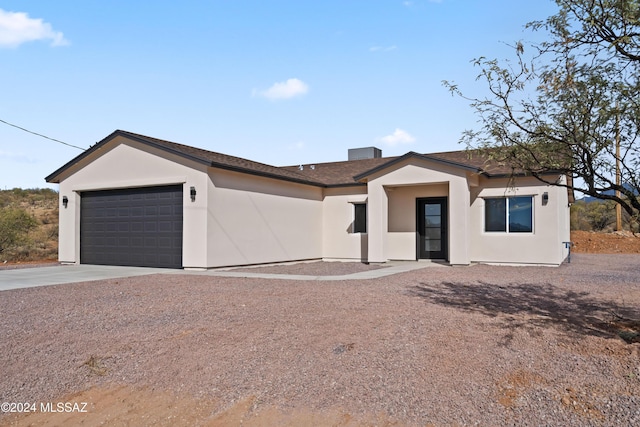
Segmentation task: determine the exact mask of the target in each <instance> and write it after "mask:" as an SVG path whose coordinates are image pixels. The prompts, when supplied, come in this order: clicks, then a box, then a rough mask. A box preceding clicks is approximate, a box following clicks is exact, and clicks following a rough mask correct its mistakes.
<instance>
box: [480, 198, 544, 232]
mask: <svg viewBox="0 0 640 427" xmlns="http://www.w3.org/2000/svg"><path fill="white" fill-rule="evenodd" d="M484 229H485V231H488V232H495V231H498V232H500V231H501V232H506V233H531V232H533V197H532V196H518V197H496V198H490V199H485V201H484Z"/></svg>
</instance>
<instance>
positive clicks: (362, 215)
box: [353, 203, 367, 233]
mask: <svg viewBox="0 0 640 427" xmlns="http://www.w3.org/2000/svg"><path fill="white" fill-rule="evenodd" d="M353 232H354V233H366V232H367V204H366V203H354V204H353Z"/></svg>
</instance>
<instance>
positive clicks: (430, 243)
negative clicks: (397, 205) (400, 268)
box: [416, 197, 448, 259]
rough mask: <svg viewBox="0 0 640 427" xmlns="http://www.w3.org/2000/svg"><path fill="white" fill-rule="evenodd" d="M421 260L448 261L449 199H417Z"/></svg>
mask: <svg viewBox="0 0 640 427" xmlns="http://www.w3.org/2000/svg"><path fill="white" fill-rule="evenodd" d="M416 220H417V221H416V223H417V224H416V230H417V233H416V234H417V240H418V243H417V244H418V248H417V255H418V258H419V259H447V258H448V253H447V240H448V238H447V198H446V197H428V198H424V199H416Z"/></svg>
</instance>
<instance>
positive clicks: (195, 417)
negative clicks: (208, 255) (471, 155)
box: [0, 254, 640, 426]
mask: <svg viewBox="0 0 640 427" xmlns="http://www.w3.org/2000/svg"><path fill="white" fill-rule="evenodd" d="M330 267H331V266H330V265H322V266H318V265H312V264H307V268H309V269H310V270H309V271H311V272H317V271H318V270H319V269H320V268H321V269H327V268H330ZM304 268H305V266H304V264H303V265H301V266H300V265H299V266H297V267H296V273H297V274H301V273H303V272H304ZM340 268H342V269H344V268H346V267H345V265H342V264H340ZM357 270H358V268H356V271H357ZM343 273H344V272H343ZM639 279H640V256H639V255H633V254H628V255H593V254H576V255H575V257H574V259H573V260H572V263H571V264H564V265H562V266H561V267H558V268H549V267H496V266H483V265H476V266H471V267H450V268H425V269H421V270H416V271H412V272H407V273H402V274H397V275H393V276H389V277H385V278H381V279H373V280H351V281H331V282H320V281H304V282H303V281H294V280H281V279H272V280H266V279H241V278H226V277H213V276H202V275H188V274H179V275H178V274H176V275H174V274H159V275H151V276H144V277H133V278H126V279H113V280H105V281H94V282H86V283H77V284H67V285H59V286H47V287H40V288H29V289H17V290H11V291H3V292H0V312H1V313H2V315H1V316H0V330H1V331H2V332H3V338H2V341H0V366H1V367H2V376H1V377H0V403H2V404H3V402H13V403H14V406H13V407H12V406H9V407H6V406H2V409H3V411H4V412H7V411H6V410H5V409H8V412H7V413H5V414H0V425H1V426H30V425H31V426H36V425H37V426H42V425H44V426H58V425H65V426H66V425H82V426H98V425H116V426H128V425H132V426H133V425H160V426H175V425H177V426H182V425H184V426H187V425H189V426H191V425H200V426H239V425H243V426H247V425H248V426H265V425H266V426H276V425H277V426H281V425H285V426H286V425H290V426H299V425H314V426H316V425H318V426H368V425H378V426H392V425H393V426H396V425H397V426H425V425H438V426H439V425H476V424H478V425H496V426H498V425H524V426H527V425H563V426H583V425H595V426H599V425H602V426H609V425H639V424H640V342H639V341H640V324H639V323H638V322H637V319H640V280H639ZM25 404H28V406H26V405H25ZM65 404H67V405H65ZM3 405H4V404H3ZM19 405H21V406H19ZM32 405H34V406H32ZM25 408H26V409H29V410H30V411H31V412H32V413H27V414H24V413H23V414H20V413H17V412H16V411H17V410H22V411H24V410H25ZM56 409H57V410H58V411H57V412H55V413H54V412H52V411H53V410H56ZM12 410H13V412H12Z"/></svg>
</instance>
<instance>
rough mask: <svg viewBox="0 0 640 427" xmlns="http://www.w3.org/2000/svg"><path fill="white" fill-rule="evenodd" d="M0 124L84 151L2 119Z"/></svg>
mask: <svg viewBox="0 0 640 427" xmlns="http://www.w3.org/2000/svg"><path fill="white" fill-rule="evenodd" d="M0 122H2V123H4V124H5V125H9V126H13V127H14V128H17V129H20V130H23V131H25V132H28V133H31V134H33V135H37V136H41V137H42V138H46V139H49V140H51V141H54V142H57V143H60V144H64V145H67V146H69V147H73V148H77V149H78V150H82V151H84V150H85V149H84V148H82V147H78V146H77V145H73V144H68V143H66V142H64V141H60V140H58V139H54V138H49V137H48V136H45V135H42V134H39V133H37V132H32V131H30V130H29V129H25V128H23V127H20V126H17V125H14V124H13V123H9V122H5V121H4V120H2V119H0Z"/></svg>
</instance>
